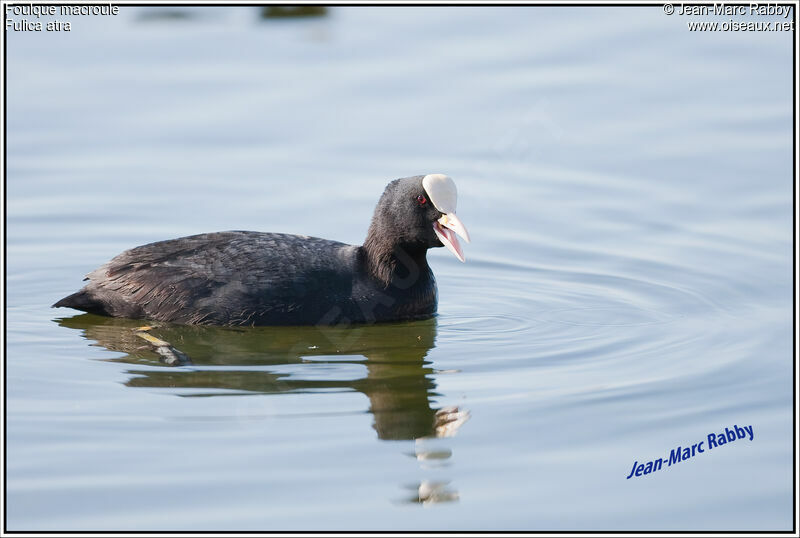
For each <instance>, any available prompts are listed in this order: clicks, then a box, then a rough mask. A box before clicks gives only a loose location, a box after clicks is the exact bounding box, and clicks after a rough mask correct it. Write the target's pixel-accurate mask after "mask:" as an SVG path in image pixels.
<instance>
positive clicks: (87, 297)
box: [52, 288, 105, 314]
mask: <svg viewBox="0 0 800 538" xmlns="http://www.w3.org/2000/svg"><path fill="white" fill-rule="evenodd" d="M62 306H65V307H68V308H74V309H75V310H83V311H84V312H91V313H93V314H105V309H104V308H103V305H102V304H101V303H99V302H98V301H96V300H95V299H94V298H93V297H92V296H91V294H90V293H89V292H88V291H86V289H85V288H84V289H82V290H80V291H76V292H75V293H73V294H72V295H67V296H66V297H64V298H63V299H61V300H60V301H58V302H57V303H55V304H54V305H53V306H52V308H58V307H62Z"/></svg>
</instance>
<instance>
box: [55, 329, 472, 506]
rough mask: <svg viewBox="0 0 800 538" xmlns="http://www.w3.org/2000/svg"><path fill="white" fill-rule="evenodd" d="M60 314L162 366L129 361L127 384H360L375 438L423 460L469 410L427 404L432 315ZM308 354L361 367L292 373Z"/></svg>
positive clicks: (433, 465) (440, 488)
mask: <svg viewBox="0 0 800 538" xmlns="http://www.w3.org/2000/svg"><path fill="white" fill-rule="evenodd" d="M57 321H58V323H59V325H61V326H63V327H68V328H71V329H78V330H81V331H82V332H83V335H84V336H85V337H86V338H87V339H89V340H93V341H95V342H97V344H99V345H101V346H103V347H105V348H107V349H109V350H111V351H116V352H121V353H125V356H124V357H121V358H115V359H110V360H111V361H115V362H125V363H130V364H142V363H144V364H149V365H153V364H160V365H163V366H164V368H163V369H160V368H159V369H152V368H149V369H146V370H145V369H142V370H136V369H131V370H128V373H129V374H131V376H132V377H131V378H130V379H128V381H127V382H126V383H125V384H126V385H127V386H129V387H151V388H157V387H163V388H172V389H175V388H180V389H194V390H195V391H194V392H187V391H181V392H180V393H179V395H181V396H214V395H220V394H232V393H233V394H278V393H294V394H296V393H304V392H317V391H320V390H326V391H330V390H331V389H333V390H347V391H357V392H361V393H363V394H364V395H366V396H367V398H368V399H369V402H370V407H369V412H370V413H371V414H372V415H373V418H374V422H373V427H374V429H375V431H376V432H377V434H378V438H379V439H382V440H413V441H414V442H415V450H414V452H413V453H412V454H410V455H412V456H413V457H414V458H416V459H417V461H418V462H419V465H420V467H421V468H422V469H423V470H434V469H441V468H443V467H444V466H446V465H447V463H448V460H449V459H450V458H451V456H452V451H451V450H450V449H448V448H444V449H443V448H442V447H441V446H439V444H438V443H440V442H439V441H437V440H438V439H442V438H446V437H452V436H453V435H455V434H456V433H457V432H458V430H459V428H460V427H461V426H462V425H463V424H464V422H465V421H466V420H467V419H468V418H469V412H468V411H466V410H463V409H460V408H458V407H455V406H450V407H444V408H440V409H436V408H433V407H432V406H431V398H432V397H435V396H437V394H436V392H435V388H436V384H435V382H434V380H433V375H434V374H435V373H436V372H435V371H434V369H433V368H432V367H431V363H430V362H429V361H426V360H425V357H426V356H427V354H428V352H429V350H430V349H431V348H433V347H434V343H435V339H436V319H435V318H433V319H427V320H421V321H413V322H402V323H389V324H377V325H364V326H352V327H335V326H334V327H330V326H328V327H315V326H309V327H253V328H221V327H198V326H183V325H170V324H164V325H158V326H152V327H144V326H143V324H142V322H141V321H136V320H127V319H122V318H108V317H103V316H95V315H92V314H82V315H79V316H74V317H70V318H63V319H59V320H57ZM306 363H314V364H320V363H332V364H337V365H342V364H359V365H363V366H365V367H366V372H367V375H366V377H360V378H357V379H335V378H331V377H328V378H315V379H298V378H295V377H294V376H287V374H286V373H285V369H286V366H287V365H296V367H298V368H302V365H304V364H306ZM254 366H256V367H259V369H258V370H253V369H252V367H254ZM203 367H214V368H209V369H204V368H203ZM220 367H221V368H220ZM237 367H245V368H242V369H237ZM270 367H273V368H274V371H270ZM301 377H302V376H301ZM409 487H410V488H411V489H413V490H414V494H412V495H411V496H410V497H409V498H407V499H406V500H408V501H411V502H419V503H423V504H432V503H438V502H452V501H456V500H458V492H457V491H455V490H454V489H452V488H450V487H449V485H448V483H447V482H446V481H431V480H423V481H421V482H419V483H417V484H414V485H413V486H409Z"/></svg>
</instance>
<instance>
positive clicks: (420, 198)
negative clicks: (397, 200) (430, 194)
mask: <svg viewBox="0 0 800 538" xmlns="http://www.w3.org/2000/svg"><path fill="white" fill-rule="evenodd" d="M427 201H428V199H427V198H425V197H424V196H422V195H421V194H420V195H419V196H417V203H418V204H419V205H425V202H427Z"/></svg>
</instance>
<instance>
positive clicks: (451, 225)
mask: <svg viewBox="0 0 800 538" xmlns="http://www.w3.org/2000/svg"><path fill="white" fill-rule="evenodd" d="M433 231H434V232H436V237H438V238H439V241H441V242H442V244H443V245H444V246H446V247H447V250H449V251H450V252H452V253H453V254H455V256H456V258H458V259H459V260H461V261H462V262H463V261H464V252H463V251H462V250H461V245H460V244H459V243H458V239H457V238H456V234H458V235H460V236H461V238H462V239H463V240H464V241H466V242H467V243H469V232H467V229H466V228H465V227H464V224H462V222H461V221H460V220H459V218H458V217H457V216H456V214H455V213H445V214H444V215H442V217H441V218H440V219H439V220H437V221H435V222H434V223H433Z"/></svg>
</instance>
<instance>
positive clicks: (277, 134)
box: [6, 6, 793, 530]
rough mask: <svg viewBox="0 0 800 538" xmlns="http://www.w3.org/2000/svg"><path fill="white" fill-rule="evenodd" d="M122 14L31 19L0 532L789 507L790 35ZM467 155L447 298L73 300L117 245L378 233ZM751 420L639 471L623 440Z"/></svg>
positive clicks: (436, 12)
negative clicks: (190, 320) (217, 305)
mask: <svg viewBox="0 0 800 538" xmlns="http://www.w3.org/2000/svg"><path fill="white" fill-rule="evenodd" d="M164 14H165V13H161V12H158V11H153V10H145V9H143V8H132V7H123V8H122V9H121V13H120V15H119V16H117V17H110V18H105V19H100V18H82V19H76V20H75V21H74V23H73V29H72V31H71V32H70V33H69V34H56V33H47V32H44V33H41V34H33V33H28V34H25V33H9V34H8V180H7V197H8V214H7V234H8V242H7V253H8V257H7V264H8V265H7V269H8V271H7V282H8V297H7V310H6V313H7V321H8V330H7V341H6V344H7V348H6V351H7V361H6V375H7V387H8V388H7V408H6V412H7V416H6V418H7V494H8V496H7V518H8V521H7V524H8V529H9V530H47V529H63V530H96V529H106V530H170V529H180V530H202V529H205V530H275V529H278V530H293V529H299V530H314V529H351V530H358V529H372V530H378V529H386V530H418V529H441V530H481V529H497V530H506V529H507V530H554V529H566V530H582V529H604V530H611V529H636V530H665V529H673V530H685V529H728V530H778V529H781V530H786V529H789V528H790V527H791V517H792V508H791V507H792V504H791V502H792V496H791V483H792V479H791V473H792V464H791V462H792V422H791V421H792V413H791V402H792V310H791V308H792V257H791V256H792V234H791V226H792V201H791V196H792V181H793V178H792V93H791V92H792V78H791V77H792V69H791V65H792V64H791V62H792V48H791V46H792V45H791V43H792V42H791V35H789V34H783V35H781V34H775V33H772V34H767V33H755V32H737V33H724V32H718V33H690V32H688V31H687V29H686V19H685V18H681V17H679V16H673V17H668V16H666V15H664V13H663V10H662V9H661V8H660V7H657V6H655V7H653V8H652V9H650V8H630V9H622V8H588V9H579V8H538V7H537V8H487V7H482V8H457V9H453V8H449V9H445V8H432V7H425V8H331V9H329V10H328V12H327V13H326V14H324V15H323V16H320V17H308V18H303V19H284V18H281V19H265V18H262V17H261V13H260V10H259V9H257V8H252V9H244V8H242V9H234V8H230V9H223V8H206V9H195V10H178V13H177V14H174V13H173V14H172V15H169V16H161V15H164ZM428 172H444V173H447V174H449V175H451V176H452V177H453V178H455V180H456V182H457V184H458V187H459V192H460V198H459V216H460V217H461V218H462V220H463V221H464V223H465V224H466V225H467V227H468V228H469V230H470V233H471V235H472V238H473V242H472V244H470V245H467V246H466V249H465V253H466V256H467V263H466V264H461V263H459V262H458V261H457V260H456V259H455V258H454V257H452V256H451V255H450V254H449V253H448V252H447V251H446V250H445V249H438V250H437V251H434V252H431V253H430V255H429V259H430V261H431V264H432V266H433V269H434V272H435V274H436V276H437V280H438V282H439V295H440V304H439V315H438V316H437V317H436V318H434V319H432V320H427V321H420V322H414V323H400V324H388V325H380V326H371V327H369V326H367V327H360V328H355V329H347V328H314V327H307V328H281V329H274V328H253V329H221V328H194V327H177V326H170V325H161V326H158V327H155V328H153V329H152V330H151V333H152V335H154V336H156V337H158V338H161V339H164V340H166V341H168V342H170V343H171V344H172V345H173V346H175V348H177V349H179V350H180V351H181V352H182V353H185V354H186V356H188V357H189V359H190V360H189V361H177V362H174V361H173V362H170V361H168V360H165V359H164V357H161V356H159V355H158V354H156V353H154V352H153V349H152V348H151V347H149V346H148V344H147V342H146V341H144V340H143V339H142V338H141V337H140V336H139V335H138V334H137V331H136V328H137V327H139V326H140V325H141V323H139V322H132V321H126V320H110V319H106V318H101V317H97V316H89V315H79V313H77V312H74V311H70V310H52V309H50V308H49V305H50V304H52V303H53V302H55V301H56V300H58V299H59V298H61V297H62V296H64V295H66V294H68V293H71V292H72V291H75V290H76V289H77V288H78V287H80V285H81V278H82V277H83V275H84V274H85V273H87V272H89V271H90V270H92V269H94V268H95V267H97V266H98V265H100V264H101V263H103V262H105V261H106V260H107V259H109V258H110V257H112V256H114V255H116V254H117V253H119V252H120V251H122V250H124V249H126V248H129V247H132V246H135V245H140V244H144V243H147V242H151V241H156V240H160V239H167V238H172V237H179V236H182V235H189V234H194V233H201V232H208V231H217V230H228V229H250V230H262V231H274V232H291V233H300V234H306V235H312V236H321V237H326V238H330V239H335V240H339V241H345V242H350V243H354V244H359V243H360V242H361V241H362V239H363V237H364V234H365V232H366V229H367V226H368V223H369V218H370V217H371V213H372V210H373V207H374V204H375V203H376V201H377V199H378V197H379V195H380V193H381V192H382V190H383V187H384V185H385V184H386V183H387V182H388V181H389V180H391V179H394V178H397V177H403V176H408V175H414V174H420V173H428ZM734 424H736V425H738V426H740V427H741V426H744V425H752V426H753V428H754V434H755V435H754V439H753V440H752V441H750V440H749V439H746V440H738V439H737V440H736V441H735V442H732V443H730V444H726V445H724V446H720V447H717V448H715V449H713V450H707V451H706V452H704V453H703V454H699V455H698V456H697V457H695V458H692V459H690V460H687V461H685V462H681V463H680V464H677V465H672V466H670V467H665V468H663V469H662V470H660V471H658V472H654V473H651V474H648V475H646V476H640V477H634V478H632V479H628V480H626V476H628V474H630V472H631V467H632V465H633V463H634V461H639V462H646V461H650V460H654V459H656V458H658V457H664V456H669V452H670V450H672V449H674V448H675V447H677V446H679V445H683V446H686V445H687V444H689V445H691V444H693V443H697V442H698V441H700V440H704V439H707V435H708V434H709V433H713V432H717V433H720V432H724V430H725V428H726V427H727V428H730V429H733V427H734Z"/></svg>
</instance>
